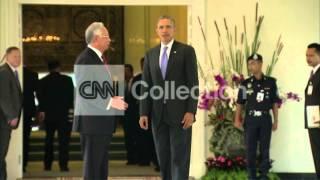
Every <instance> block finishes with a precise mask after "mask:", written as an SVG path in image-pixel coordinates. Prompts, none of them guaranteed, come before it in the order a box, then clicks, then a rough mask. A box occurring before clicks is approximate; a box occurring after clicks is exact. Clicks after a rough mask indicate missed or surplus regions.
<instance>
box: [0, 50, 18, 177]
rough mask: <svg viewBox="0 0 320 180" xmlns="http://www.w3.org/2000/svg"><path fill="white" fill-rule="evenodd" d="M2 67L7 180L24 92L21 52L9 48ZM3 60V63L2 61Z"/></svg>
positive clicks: (2, 172) (0, 139)
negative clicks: (13, 137) (21, 73)
mask: <svg viewBox="0 0 320 180" xmlns="http://www.w3.org/2000/svg"><path fill="white" fill-rule="evenodd" d="M4 59H5V60H6V63H5V64H3V65H2V66H0V179H1V180H6V179H7V170H6V166H7V165H6V156H7V152H8V149H9V143H10V137H11V131H12V129H16V128H17V127H18V125H19V119H20V115H21V110H22V98H23V95H22V91H21V86H20V81H19V75H18V68H19V66H20V64H21V55H20V50H19V48H17V47H14V46H12V47H9V48H8V49H7V50H6V54H5V55H4V57H3V59H2V60H4ZM2 60H1V61H2Z"/></svg>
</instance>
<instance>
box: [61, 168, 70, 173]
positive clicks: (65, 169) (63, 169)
mask: <svg viewBox="0 0 320 180" xmlns="http://www.w3.org/2000/svg"><path fill="white" fill-rule="evenodd" d="M60 171H63V172H68V171H69V168H68V167H61V168H60Z"/></svg>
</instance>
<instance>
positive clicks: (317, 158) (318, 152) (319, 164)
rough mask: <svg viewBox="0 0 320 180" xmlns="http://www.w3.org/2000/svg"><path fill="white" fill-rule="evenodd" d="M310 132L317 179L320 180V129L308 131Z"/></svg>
mask: <svg viewBox="0 0 320 180" xmlns="http://www.w3.org/2000/svg"><path fill="white" fill-rule="evenodd" d="M308 132H309V140H310V145H311V150H312V155H313V161H314V166H315V169H316V173H317V178H318V179H320V139H319V137H320V129H319V128H313V129H308Z"/></svg>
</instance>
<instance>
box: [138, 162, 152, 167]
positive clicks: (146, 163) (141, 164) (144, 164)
mask: <svg viewBox="0 0 320 180" xmlns="http://www.w3.org/2000/svg"><path fill="white" fill-rule="evenodd" d="M139 166H150V163H148V162H140V163H139Z"/></svg>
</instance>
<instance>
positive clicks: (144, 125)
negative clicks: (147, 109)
mask: <svg viewBox="0 0 320 180" xmlns="http://www.w3.org/2000/svg"><path fill="white" fill-rule="evenodd" d="M139 125H140V127H141V129H144V130H148V128H149V122H148V117H147V116H141V117H140V120H139Z"/></svg>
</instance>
